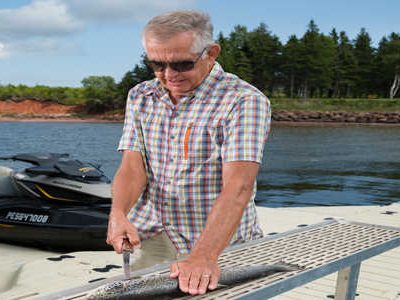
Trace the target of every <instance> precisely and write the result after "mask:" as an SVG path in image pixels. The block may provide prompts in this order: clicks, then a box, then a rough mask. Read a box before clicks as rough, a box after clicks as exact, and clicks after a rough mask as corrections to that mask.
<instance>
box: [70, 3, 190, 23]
mask: <svg viewBox="0 0 400 300" xmlns="http://www.w3.org/2000/svg"><path fill="white" fill-rule="evenodd" d="M195 2H196V1H195V0H114V1H111V0H85V1H82V0H70V1H68V3H69V5H70V8H71V10H72V11H73V13H74V14H75V15H76V16H79V17H80V18H81V19H84V20H87V21H91V22H93V21H94V22H100V23H102V22H120V21H144V20H147V19H149V17H152V16H154V15H156V14H158V13H161V12H165V11H168V10H173V9H178V8H179V9H183V8H185V7H191V6H193V4H194V3H195Z"/></svg>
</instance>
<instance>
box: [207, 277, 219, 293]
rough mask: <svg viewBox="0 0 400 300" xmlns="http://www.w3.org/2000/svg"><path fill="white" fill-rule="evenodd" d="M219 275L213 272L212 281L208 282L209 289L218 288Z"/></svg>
mask: <svg viewBox="0 0 400 300" xmlns="http://www.w3.org/2000/svg"><path fill="white" fill-rule="evenodd" d="M218 279H219V278H218V276H217V275H213V274H211V277H210V281H209V284H208V289H209V290H215V289H216V288H217V286H218Z"/></svg>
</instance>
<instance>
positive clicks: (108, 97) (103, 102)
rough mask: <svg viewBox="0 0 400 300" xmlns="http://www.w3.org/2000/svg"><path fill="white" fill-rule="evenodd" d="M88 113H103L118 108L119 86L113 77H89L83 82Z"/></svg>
mask: <svg viewBox="0 0 400 300" xmlns="http://www.w3.org/2000/svg"><path fill="white" fill-rule="evenodd" d="M82 85H83V93H84V95H85V98H86V111H87V112H88V113H103V112H105V111H108V110H114V109H115V108H116V106H115V102H116V100H117V84H116V83H115V80H114V78H112V77H111V76H89V77H86V78H84V79H83V80H82Z"/></svg>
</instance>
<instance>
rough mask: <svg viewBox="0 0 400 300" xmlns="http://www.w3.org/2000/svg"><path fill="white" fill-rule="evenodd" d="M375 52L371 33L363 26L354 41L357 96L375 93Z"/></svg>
mask: <svg viewBox="0 0 400 300" xmlns="http://www.w3.org/2000/svg"><path fill="white" fill-rule="evenodd" d="M374 52H375V50H374V48H373V47H372V46H371V38H370V36H369V34H368V33H367V32H366V31H365V28H361V31H360V33H359V34H358V35H357V38H356V40H355V43H354V58H355V60H356V68H355V70H354V75H355V78H354V79H355V82H354V85H355V96H356V97H366V96H368V95H369V94H371V93H373V90H372V89H373V86H374V76H373V71H374V70H373V69H374V55H375V53H374Z"/></svg>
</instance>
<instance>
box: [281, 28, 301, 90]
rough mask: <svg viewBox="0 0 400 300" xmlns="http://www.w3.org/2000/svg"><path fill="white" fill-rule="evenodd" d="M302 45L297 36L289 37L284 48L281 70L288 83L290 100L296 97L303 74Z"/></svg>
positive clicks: (287, 88)
mask: <svg viewBox="0 0 400 300" xmlns="http://www.w3.org/2000/svg"><path fill="white" fill-rule="evenodd" d="M302 53H303V50H302V44H301V43H300V41H299V40H298V38H297V37H296V36H295V35H292V36H290V37H289V40H288V41H287V43H286V45H285V46H284V47H283V53H282V65H281V69H282V71H283V74H284V78H285V82H286V90H288V94H289V95H290V98H294V97H295V90H296V89H299V87H300V86H299V84H300V81H301V77H302V73H301V68H302V57H301V55H302Z"/></svg>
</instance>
